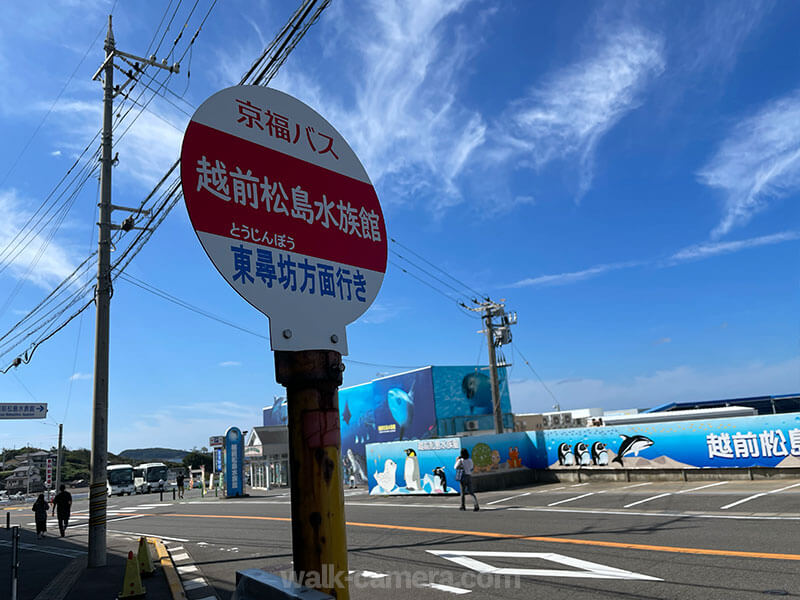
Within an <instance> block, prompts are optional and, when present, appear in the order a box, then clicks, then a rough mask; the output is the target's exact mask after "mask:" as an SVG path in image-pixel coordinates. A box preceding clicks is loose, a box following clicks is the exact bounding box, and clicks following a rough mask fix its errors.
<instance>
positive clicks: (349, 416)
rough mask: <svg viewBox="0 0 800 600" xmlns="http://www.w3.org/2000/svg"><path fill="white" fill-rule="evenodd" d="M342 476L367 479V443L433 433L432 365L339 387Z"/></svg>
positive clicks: (361, 482) (411, 437)
mask: <svg viewBox="0 0 800 600" xmlns="http://www.w3.org/2000/svg"><path fill="white" fill-rule="evenodd" d="M339 415H340V428H341V435H342V462H343V467H344V471H343V472H344V474H345V480H350V478H351V476H352V477H353V479H354V480H355V482H356V483H359V484H363V483H367V480H368V476H367V469H366V445H367V444H368V443H375V442H390V441H396V440H409V439H427V438H432V437H434V436H435V435H436V418H435V411H434V402H433V382H432V378H431V367H426V368H424V369H418V370H416V371H409V372H407V373H400V374H398V375H393V376H391V377H385V378H383V379H376V380H374V381H371V382H369V383H365V384H362V385H358V386H355V387H350V388H343V389H341V390H339Z"/></svg>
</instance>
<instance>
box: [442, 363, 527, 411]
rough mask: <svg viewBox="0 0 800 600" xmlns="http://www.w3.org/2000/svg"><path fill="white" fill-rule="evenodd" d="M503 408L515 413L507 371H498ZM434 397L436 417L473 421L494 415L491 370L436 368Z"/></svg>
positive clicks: (465, 367) (503, 369)
mask: <svg viewBox="0 0 800 600" xmlns="http://www.w3.org/2000/svg"><path fill="white" fill-rule="evenodd" d="M497 375H498V379H499V381H498V384H499V388H500V406H501V408H502V410H503V413H510V412H511V397H510V396H509V393H508V380H507V377H506V369H505V368H501V369H498V371H497ZM433 395H434V397H435V398H436V417H437V418H439V419H446V418H449V417H470V416H481V415H491V414H492V408H493V407H492V383H491V380H490V378H489V372H488V370H484V369H483V368H479V367H475V366H462V367H433Z"/></svg>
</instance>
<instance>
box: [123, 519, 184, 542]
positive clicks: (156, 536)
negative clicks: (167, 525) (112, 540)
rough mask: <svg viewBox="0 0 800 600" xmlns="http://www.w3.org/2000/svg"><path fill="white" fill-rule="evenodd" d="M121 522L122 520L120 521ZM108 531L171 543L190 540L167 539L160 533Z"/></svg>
mask: <svg viewBox="0 0 800 600" xmlns="http://www.w3.org/2000/svg"><path fill="white" fill-rule="evenodd" d="M121 520H122V519H120V521H121ZM109 531H111V532H113V533H124V534H125V535H135V536H137V537H142V536H144V537H153V538H159V539H162V540H172V541H173V542H188V541H190V540H187V539H184V538H176V537H167V536H166V535H161V534H160V533H159V534H155V533H139V532H138V531H120V530H118V529H109Z"/></svg>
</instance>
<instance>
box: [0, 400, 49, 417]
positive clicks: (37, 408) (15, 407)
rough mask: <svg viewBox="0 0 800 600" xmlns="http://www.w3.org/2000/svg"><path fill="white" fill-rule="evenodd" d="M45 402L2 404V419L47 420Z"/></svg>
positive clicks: (0, 404) (0, 412)
mask: <svg viewBox="0 0 800 600" xmlns="http://www.w3.org/2000/svg"><path fill="white" fill-rule="evenodd" d="M45 418H47V403H45V402H35V403H34V402H12V403H8V402H3V403H0V419H45Z"/></svg>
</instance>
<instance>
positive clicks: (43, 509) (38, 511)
mask: <svg viewBox="0 0 800 600" xmlns="http://www.w3.org/2000/svg"><path fill="white" fill-rule="evenodd" d="M31 510H32V511H33V516H34V520H35V521H36V537H37V538H40V537H44V534H45V533H47V502H46V501H45V499H44V494H39V497H38V498H37V499H36V502H34V503H33V506H32V507H31Z"/></svg>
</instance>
